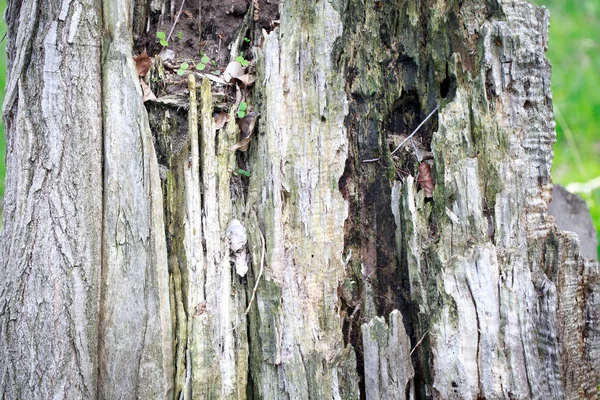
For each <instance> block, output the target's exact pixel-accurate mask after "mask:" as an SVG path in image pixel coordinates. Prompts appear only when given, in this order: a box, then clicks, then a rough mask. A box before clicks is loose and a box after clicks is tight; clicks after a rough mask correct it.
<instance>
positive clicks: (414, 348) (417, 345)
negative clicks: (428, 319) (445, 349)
mask: <svg viewBox="0 0 600 400" xmlns="http://www.w3.org/2000/svg"><path fill="white" fill-rule="evenodd" d="M428 333H429V329H427V332H425V333H424V334H423V336H422V337H421V340H419V341H418V342H417V344H415V347H413V349H412V350H411V351H410V354H409V355H411V356H412V354H413V353H414V352H415V350H416V349H417V347H419V345H420V344H421V342H422V341H423V339H425V335H427V334H428Z"/></svg>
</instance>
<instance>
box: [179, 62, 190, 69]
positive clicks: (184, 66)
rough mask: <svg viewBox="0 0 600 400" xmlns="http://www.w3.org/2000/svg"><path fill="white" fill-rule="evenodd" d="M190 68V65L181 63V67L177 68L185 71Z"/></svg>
mask: <svg viewBox="0 0 600 400" xmlns="http://www.w3.org/2000/svg"><path fill="white" fill-rule="evenodd" d="M189 67H190V64H188V63H186V62H183V63H181V65H180V66H179V68H180V69H183V70H186V69H188V68H189Z"/></svg>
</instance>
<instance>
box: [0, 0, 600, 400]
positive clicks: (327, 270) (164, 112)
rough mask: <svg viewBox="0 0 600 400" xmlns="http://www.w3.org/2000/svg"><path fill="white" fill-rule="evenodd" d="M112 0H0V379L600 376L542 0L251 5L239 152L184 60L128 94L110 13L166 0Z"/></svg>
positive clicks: (165, 382) (314, 385) (524, 385)
mask: <svg viewBox="0 0 600 400" xmlns="http://www.w3.org/2000/svg"><path fill="white" fill-rule="evenodd" d="M255 3H256V4H258V5H259V6H260V4H261V2H252V4H253V5H252V7H255ZM49 4H50V3H49ZM129 5H130V4H129V3H128V2H126V1H125V0H122V1H118V0H113V1H108V2H104V3H103V4H102V6H101V5H100V4H99V3H98V2H91V3H89V4H87V3H86V4H81V3H76V2H69V1H65V2H62V3H60V4H58V3H57V4H54V3H52V6H48V7H49V10H52V12H48V13H42V12H38V11H39V7H46V4H45V3H44V4H42V3H41V2H38V1H33V0H27V1H24V2H22V3H19V4H17V2H11V3H9V10H8V14H7V16H8V23H9V37H8V54H9V69H10V70H11V75H10V79H9V82H8V86H7V97H6V104H5V120H6V122H7V132H8V140H9V141H8V149H9V150H8V155H7V166H8V178H7V195H6V198H5V213H4V220H3V224H4V229H3V232H2V236H1V244H2V249H1V251H0V265H2V267H3V268H4V271H5V273H3V274H0V368H1V369H0V390H1V393H2V394H3V396H4V397H5V398H10V399H12V398H48V397H57V398H61V397H67V398H97V397H98V398H117V397H119V398H121V397H127V398H135V397H137V398H148V399H150V398H151V399H156V398H178V399H179V398H183V399H193V398H213V399H219V398H228V399H241V398H273V399H292V398H315V399H321V398H334V399H358V398H360V393H361V392H362V394H363V395H366V396H367V398H381V399H386V398H387V399H401V398H411V399H412V398H425V397H428V398H434V399H455V398H456V399H463V398H469V399H471V398H506V399H510V398H521V399H562V398H568V399H577V398H597V385H598V382H599V381H600V377H599V376H598V374H599V373H600V372H599V371H598V368H597V365H598V362H599V360H600V328H599V326H600V324H599V321H600V311H599V310H600V295H599V293H600V278H599V272H598V264H597V263H595V262H593V261H590V260H586V259H583V258H582V257H581V256H580V254H579V248H578V240H577V238H576V236H574V235H573V234H571V233H565V232H560V231H559V230H558V229H557V228H556V227H555V226H554V223H553V220H552V218H548V216H547V204H548V202H549V199H550V195H551V180H550V167H551V160H552V148H551V145H552V143H553V141H554V123H553V118H552V107H551V93H550V68H549V64H548V62H547V60H546V59H545V57H544V51H545V47H546V46H547V24H548V15H547V12H546V11H545V10H543V9H540V8H536V7H534V6H531V5H529V4H527V3H525V2H522V1H499V2H462V3H459V2H442V3H440V2H434V1H423V2H412V1H410V2H405V1H400V2H385V1H384V2H362V1H357V0H348V1H342V0H333V1H322V2H316V3H314V4H313V3H310V4H308V3H307V2H303V1H300V0H289V1H285V2H281V3H280V14H281V15H280V21H279V25H278V27H275V26H274V27H273V30H272V31H271V32H266V31H265V32H261V31H259V30H258V29H255V28H253V26H252V20H253V18H251V17H250V15H252V16H253V15H254V14H248V16H247V17H246V18H244V21H243V26H244V29H242V30H241V31H240V32H238V34H237V37H236V38H235V40H234V41H233V42H232V43H233V45H232V48H231V52H232V56H235V55H236V54H238V50H239V46H240V43H242V38H243V37H244V35H245V34H247V32H246V29H249V30H250V31H249V32H250V33H252V35H254V36H253V44H254V45H256V47H254V48H253V52H254V66H255V68H256V71H257V74H258V79H257V81H256V83H255V87H254V89H253V92H252V97H251V98H248V102H249V104H250V108H251V109H252V110H253V111H257V112H259V113H260V119H259V122H258V130H257V131H256V132H255V133H254V134H253V138H252V141H251V143H250V148H249V150H248V152H247V153H244V154H240V153H239V152H238V153H234V152H232V151H231V150H229V149H230V147H231V146H232V145H233V144H235V143H236V142H237V141H238V139H239V134H240V132H239V129H238V126H237V125H236V124H234V123H233V122H229V123H228V124H227V125H226V126H225V127H224V128H221V129H219V130H217V129H216V127H215V122H214V120H213V115H212V113H213V106H214V102H213V94H212V93H211V92H212V91H213V90H214V88H212V87H211V84H210V82H209V81H208V80H206V79H205V80H203V81H199V82H196V80H195V79H194V77H193V76H190V77H189V80H188V82H187V83H188V86H187V89H188V91H189V102H188V103H187V104H186V106H185V107H178V106H175V105H173V104H171V105H169V104H167V103H166V102H162V103H161V102H160V101H155V102H152V103H150V102H148V103H146V107H147V109H148V114H147V113H146V110H145V109H144V106H143V103H142V98H141V90H140V88H139V86H138V83H137V76H136V73H135V69H134V65H133V62H132V59H131V52H132V48H131V38H132V33H131V32H132V30H135V37H136V38H138V37H140V35H143V34H144V26H145V24H143V23H140V21H130V18H131V15H130V11H131V10H133V11H132V12H133V15H135V16H138V17H139V16H147V15H148V14H147V12H148V10H150V12H151V13H154V14H156V13H157V12H158V11H157V10H159V9H161V10H163V11H164V10H167V9H169V8H170V9H172V10H174V5H175V3H173V2H168V1H163V2H160V4H159V2H153V3H152V5H151V8H150V9H145V8H144V2H136V4H135V5H134V7H133V8H130V7H129ZM159 5H160V7H159ZM252 7H250V8H249V11H248V12H249V13H252V12H253V8H252ZM84 8H85V13H84ZM101 14H102V15H101ZM154 14H153V15H154ZM84 15H85V18H84ZM161 18H167V19H168V18H170V17H169V16H165V15H163V16H161ZM100 21H102V22H100ZM276 25H277V24H276ZM34 26H39V27H40V28H38V29H37V30H35V29H34ZM132 26H133V27H134V28H132ZM11 27H12V29H11ZM253 29H254V31H252V30H253ZM252 35H250V36H252ZM101 38H102V43H101ZM84 42H85V45H82V43H84ZM101 45H102V51H101V47H100V46H101ZM259 45H260V46H259ZM39 48H41V49H42V51H37V50H36V49H39ZM66 64H68V65H76V66H79V67H78V68H72V67H71V68H62V67H61V66H63V65H66ZM100 66H101V67H102V68H101V67H100ZM157 68H159V69H160V66H158V67H157ZM84 71H85V74H84V73H83V72H84ZM156 76H158V77H160V75H156ZM162 76H163V77H164V74H163V75H162ZM100 82H102V85H101V84H100ZM40 94H41V95H40ZM175 97H176V98H177V99H179V100H178V101H180V100H181V99H182V98H184V96H183V94H182V93H180V94H179V95H177V96H175ZM227 101H228V99H227V97H226V96H225V97H224V98H223V101H220V103H219V104H220V105H221V106H223V105H224V104H225V105H226V104H227ZM239 101H240V99H239V98H237V99H236V100H235V101H233V104H229V113H230V115H231V116H232V117H233V116H234V115H235V111H236V110H237V105H238V102H239ZM178 104H179V103H178ZM436 107H439V108H438V109H439V111H438V112H437V113H434V115H433V117H432V118H431V120H429V121H427V123H425V124H424V125H423V127H422V128H421V129H420V130H419V131H418V132H417V133H416V134H415V136H414V141H413V142H412V143H411V142H407V144H406V145H404V146H401V147H400V148H399V151H398V152H397V153H394V154H393V155H392V154H391V150H392V149H393V148H395V147H396V146H397V145H398V144H399V143H400V142H401V141H402V140H404V138H406V136H407V135H408V134H409V133H411V132H412V131H413V130H414V128H416V126H417V125H418V124H419V123H420V122H421V121H423V119H424V118H425V116H426V115H428V114H429V113H430V112H431V111H432V110H434V109H435V108H436ZM73 132H75V133H77V134H74V133H73ZM152 135H154V136H152ZM366 159H377V162H371V163H365V162H364V161H365V160H366ZM81 160H85V161H86V162H85V163H82V162H81ZM419 162H429V163H431V166H432V171H433V176H434V179H435V183H436V186H435V189H434V191H433V195H432V197H431V198H429V196H427V197H426V196H425V191H424V190H422V189H420V188H419V180H420V178H419V177H417V171H418V170H419V165H418V164H419ZM159 163H160V165H159ZM240 166H243V167H244V168H246V169H247V170H249V171H250V172H251V176H250V177H249V178H246V177H241V176H238V175H236V173H235V172H236V171H237V169H238V168H240ZM159 172H160V176H161V178H162V181H161V180H160V179H159ZM161 188H162V190H161ZM163 199H164V204H163ZM244 234H246V235H247V245H244V244H243V242H244V241H243V239H242V238H243V236H244ZM234 243H235V244H234ZM246 251H247V252H248V255H247V258H246V256H244V254H245V252H246ZM246 261H247V263H248V266H249V270H248V271H247V274H246V275H245V276H242V275H244V274H243V273H241V274H238V273H236V271H244V270H245V265H244V263H245V262H246ZM251 298H253V301H252V303H251V304H250V302H251V300H250V299H251ZM248 306H250V307H249V309H248V311H246V309H247V307H248ZM40 371H43V372H44V373H43V374H40Z"/></svg>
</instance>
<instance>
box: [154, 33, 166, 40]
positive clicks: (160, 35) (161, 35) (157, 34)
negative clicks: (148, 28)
mask: <svg viewBox="0 0 600 400" xmlns="http://www.w3.org/2000/svg"><path fill="white" fill-rule="evenodd" d="M156 37H157V38H159V39H160V40H166V39H167V35H166V34H165V33H164V32H156Z"/></svg>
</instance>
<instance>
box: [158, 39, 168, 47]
mask: <svg viewBox="0 0 600 400" xmlns="http://www.w3.org/2000/svg"><path fill="white" fill-rule="evenodd" d="M160 45H161V46H162V47H167V46H168V45H169V42H167V41H166V40H161V41H160Z"/></svg>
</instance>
